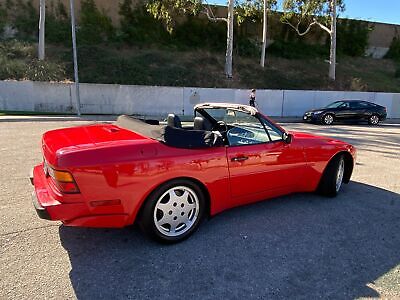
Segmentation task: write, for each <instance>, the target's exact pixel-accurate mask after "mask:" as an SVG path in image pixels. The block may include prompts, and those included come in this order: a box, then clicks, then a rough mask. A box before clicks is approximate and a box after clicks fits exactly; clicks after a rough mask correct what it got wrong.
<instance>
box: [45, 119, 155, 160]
mask: <svg viewBox="0 0 400 300" xmlns="http://www.w3.org/2000/svg"><path fill="white" fill-rule="evenodd" d="M140 140H142V141H146V140H149V138H148V137H145V136H142V135H140V134H138V133H136V132H133V131H130V130H126V129H123V128H120V127H117V126H115V125H112V124H96V125H88V126H78V127H71V128H63V129H56V130H51V131H48V132H46V133H45V134H44V135H43V139H42V150H43V155H44V158H45V159H46V161H47V162H48V163H50V164H51V165H53V166H55V165H56V161H57V156H58V155H60V154H62V153H63V152H70V151H79V150H85V149H91V148H98V147H107V146H112V145H115V144H123V143H130V142H135V141H136V142H137V141H140Z"/></svg>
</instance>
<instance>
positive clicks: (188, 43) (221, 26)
mask: <svg viewBox="0 0 400 300" xmlns="http://www.w3.org/2000/svg"><path fill="white" fill-rule="evenodd" d="M173 40H174V42H175V43H176V44H177V45H178V46H180V47H184V48H209V49H210V50H222V49H225V47H226V24H225V23H223V22H217V23H213V22H209V21H208V20H202V19H199V18H196V17H191V16H189V17H188V18H187V20H186V21H185V22H183V23H182V24H178V25H177V26H176V29H175V31H174V32H173Z"/></svg>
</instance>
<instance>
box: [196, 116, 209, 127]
mask: <svg viewBox="0 0 400 300" xmlns="http://www.w3.org/2000/svg"><path fill="white" fill-rule="evenodd" d="M193 129H194V130H212V125H211V123H210V121H208V120H207V119H204V118H203V117H195V118H194V122H193Z"/></svg>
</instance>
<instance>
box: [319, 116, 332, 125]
mask: <svg viewBox="0 0 400 300" xmlns="http://www.w3.org/2000/svg"><path fill="white" fill-rule="evenodd" d="M333 121H334V117H333V115H332V114H326V115H324V116H323V117H322V119H321V122H322V124H324V125H332V124H333Z"/></svg>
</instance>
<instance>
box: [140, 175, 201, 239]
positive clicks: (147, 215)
mask: <svg viewBox="0 0 400 300" xmlns="http://www.w3.org/2000/svg"><path fill="white" fill-rule="evenodd" d="M176 186H185V187H188V188H190V189H192V190H193V191H194V192H195V193H196V196H197V198H198V201H199V214H198V216H197V220H196V221H195V223H194V224H193V226H192V227H191V228H190V229H189V230H188V231H186V232H185V233H183V234H182V235H179V236H176V237H169V236H166V235H164V234H162V233H161V232H160V231H159V230H158V229H157V227H156V225H155V224H154V218H153V214H154V209H155V206H156V204H157V201H158V199H159V197H161V195H162V194H163V193H165V192H166V191H167V190H169V189H171V188H173V187H176ZM205 204H206V202H205V197H204V194H203V192H202V190H201V188H200V187H199V186H198V185H197V184H195V183H194V182H192V181H190V180H186V179H175V180H172V181H169V182H167V183H164V184H162V185H161V186H159V187H158V188H156V189H155V190H154V191H153V192H152V193H151V194H150V195H149V197H148V198H147V199H146V201H145V203H144V204H143V205H144V207H143V210H142V211H141V214H140V216H139V225H140V227H141V229H142V230H143V231H144V232H145V233H146V234H147V235H148V236H149V237H151V238H153V239H155V240H157V241H159V242H162V243H167V244H171V243H177V242H180V241H183V240H185V239H187V238H188V237H189V236H190V235H191V234H192V233H193V232H194V231H196V230H197V228H198V226H199V224H200V222H201V220H202V219H203V216H204V211H205V207H206V205H205Z"/></svg>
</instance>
